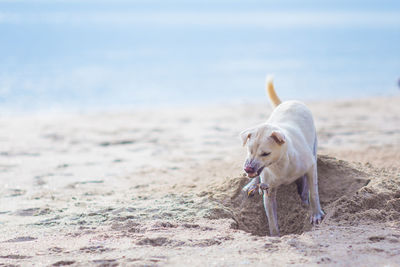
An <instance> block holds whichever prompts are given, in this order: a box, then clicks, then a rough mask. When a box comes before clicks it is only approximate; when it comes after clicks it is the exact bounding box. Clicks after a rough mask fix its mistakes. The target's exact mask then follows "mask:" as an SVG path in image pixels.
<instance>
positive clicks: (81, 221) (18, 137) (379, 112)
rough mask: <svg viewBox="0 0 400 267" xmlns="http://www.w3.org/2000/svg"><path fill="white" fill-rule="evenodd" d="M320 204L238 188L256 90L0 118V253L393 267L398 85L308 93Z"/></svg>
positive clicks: (287, 190) (96, 262)
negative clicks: (196, 103)
mask: <svg viewBox="0 0 400 267" xmlns="http://www.w3.org/2000/svg"><path fill="white" fill-rule="evenodd" d="M307 105H308V106H309V108H310V109H311V110H312V112H313V114H314V118H315V122H316V127H317V131H318V137H319V149H318V153H319V161H318V173H319V190H320V197H321V204H322V208H323V210H324V211H325V212H326V214H327V216H326V218H325V219H324V221H323V223H322V224H321V225H319V226H315V227H312V226H311V225H310V224H309V222H308V220H309V210H308V209H307V208H304V207H303V206H301V204H300V199H299V197H298V195H297V193H296V188H295V187H296V186H295V185H290V186H284V187H282V188H280V190H279V192H278V217H279V225H280V229H281V234H282V236H281V237H269V236H267V229H268V225H267V221H266V217H265V213H264V210H263V207H262V202H261V197H260V196H258V195H257V196H255V197H253V198H250V199H249V198H247V196H245V195H244V194H243V193H242V192H241V188H242V187H243V186H244V184H246V182H247V181H248V178H246V176H245V175H244V173H243V170H242V165H243V160H244V158H245V152H246V151H245V149H244V148H243V147H241V142H240V140H239V137H238V134H239V132H240V131H241V130H243V129H245V128H247V127H249V126H252V125H254V124H257V123H261V122H263V121H265V120H266V119H267V117H268V115H269V114H270V112H271V108H270V106H269V104H268V102H267V99H266V100H265V103H257V104H240V105H222V106H211V107H205V106H204V107H192V108H180V109H178V108H175V109H172V108H171V109H168V108H157V107H156V108H154V109H149V110H146V109H142V110H135V111H130V112H129V111H124V112H93V113H82V114H78V113H73V114H72V113H70V114H66V113H62V114H61V113H59V114H43V113H42V114H27V115H15V116H1V117H0V128H1V131H0V181H1V184H0V185H1V186H0V266H31V265H35V266H67V265H69V266H168V265H171V266H189V265H190V266H214V265H215V266H241V265H250V264H251V265H252V266H267V265H268V266H287V265H294V266H315V265H326V266H400V97H391V98H389V97H387V98H383V97H382V98H368V99H362V100H347V101H339V100H337V101H320V102H310V103H307Z"/></svg>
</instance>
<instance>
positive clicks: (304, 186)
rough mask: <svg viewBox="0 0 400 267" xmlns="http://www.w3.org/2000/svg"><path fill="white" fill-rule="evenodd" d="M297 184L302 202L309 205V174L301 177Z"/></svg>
mask: <svg viewBox="0 0 400 267" xmlns="http://www.w3.org/2000/svg"><path fill="white" fill-rule="evenodd" d="M296 185H297V193H299V195H300V199H301V202H302V203H303V204H304V205H305V206H308V205H309V204H310V201H309V188H308V181H307V176H306V175H303V176H302V177H300V178H299V179H297V180H296Z"/></svg>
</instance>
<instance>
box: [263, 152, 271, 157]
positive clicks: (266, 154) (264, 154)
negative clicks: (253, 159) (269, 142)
mask: <svg viewBox="0 0 400 267" xmlns="http://www.w3.org/2000/svg"><path fill="white" fill-rule="evenodd" d="M269 154H271V152H268V153H267V152H264V153H262V154H261V157H266V156H269Z"/></svg>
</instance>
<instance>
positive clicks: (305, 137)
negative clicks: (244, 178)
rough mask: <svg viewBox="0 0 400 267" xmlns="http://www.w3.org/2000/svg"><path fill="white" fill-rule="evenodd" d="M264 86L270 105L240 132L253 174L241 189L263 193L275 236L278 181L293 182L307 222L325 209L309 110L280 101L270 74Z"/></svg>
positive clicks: (319, 218) (247, 167)
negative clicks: (260, 117) (266, 114)
mask: <svg viewBox="0 0 400 267" xmlns="http://www.w3.org/2000/svg"><path fill="white" fill-rule="evenodd" d="M266 87H267V88H266V89H267V93H268V96H269V99H270V101H271V103H272V105H273V107H274V110H273V112H272V114H271V116H270V117H269V118H268V120H267V122H266V123H263V124H260V125H257V126H255V127H252V128H249V129H247V130H244V131H243V132H241V133H240V137H241V140H242V143H243V146H245V145H246V144H247V152H248V154H247V159H246V161H245V164H244V171H245V172H246V173H247V175H248V177H250V178H253V179H252V181H250V182H249V183H248V184H247V185H246V186H245V187H244V188H243V190H244V191H246V192H247V193H248V195H249V196H250V195H252V194H254V192H255V191H256V189H259V192H260V193H263V202H264V208H265V213H266V215H267V219H268V225H269V230H270V235H271V236H279V228H278V216H277V204H276V192H277V189H278V187H279V186H280V185H283V184H290V183H293V182H296V184H297V191H298V193H299V195H300V198H301V201H302V202H303V203H304V204H305V205H309V204H310V206H311V211H312V214H311V219H310V222H311V223H312V224H313V225H315V224H319V223H321V221H322V219H323V218H324V216H325V213H324V212H323V211H322V209H321V204H320V201H319V194H318V174H317V134H316V130H315V126H314V121H313V117H312V114H311V111H310V110H309V109H308V108H307V107H306V105H305V104H303V103H301V102H299V101H285V102H281V100H280V99H279V97H278V96H277V94H276V92H275V89H274V85H273V81H272V78H267V82H266Z"/></svg>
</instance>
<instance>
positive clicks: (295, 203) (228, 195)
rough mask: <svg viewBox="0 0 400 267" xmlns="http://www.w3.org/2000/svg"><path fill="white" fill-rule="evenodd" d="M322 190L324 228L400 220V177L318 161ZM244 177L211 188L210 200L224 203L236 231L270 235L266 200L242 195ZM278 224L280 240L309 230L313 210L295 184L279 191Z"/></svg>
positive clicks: (339, 162) (328, 160)
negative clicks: (302, 198) (303, 201)
mask: <svg viewBox="0 0 400 267" xmlns="http://www.w3.org/2000/svg"><path fill="white" fill-rule="evenodd" d="M318 176H319V191H320V198H321V204H322V207H323V210H324V211H325V213H326V217H325V219H324V224H329V225H358V224H360V222H361V221H362V222H363V223H365V222H367V221H371V222H380V223H381V222H387V221H399V219H400V175H399V174H395V173H390V172H387V171H384V170H381V171H379V170H377V169H374V168H372V167H368V166H365V165H361V164H350V163H348V162H345V161H342V160H337V159H335V158H332V157H327V156H320V157H319V159H318ZM248 181H249V179H248V178H246V177H236V178H227V179H226V180H225V181H224V183H223V185H222V186H215V187H214V188H212V189H210V192H209V194H208V197H209V198H210V199H213V200H215V201H217V202H219V203H221V204H222V205H223V206H224V208H225V212H221V211H219V213H216V214H215V217H216V218H218V217H221V216H222V217H226V214H227V213H228V212H230V214H231V217H232V219H233V220H234V221H235V224H234V225H233V227H236V228H238V229H241V230H244V231H246V232H250V233H252V234H255V235H261V236H265V235H267V234H268V222H267V220H266V216H265V212H264V208H263V204H262V196H260V195H258V194H256V195H255V196H254V197H252V198H248V197H247V195H246V194H245V193H244V192H243V191H241V189H242V187H243V186H244V185H245V184H246V183H247V182H248ZM277 198H278V200H277V201H278V220H279V227H280V231H281V234H282V235H286V234H300V233H302V232H304V231H308V230H310V229H311V225H310V223H309V216H310V211H309V208H308V207H304V206H303V205H301V201H300V198H299V196H298V194H297V189H296V185H295V184H291V185H287V186H281V187H280V188H279V190H278V195H277Z"/></svg>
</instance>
